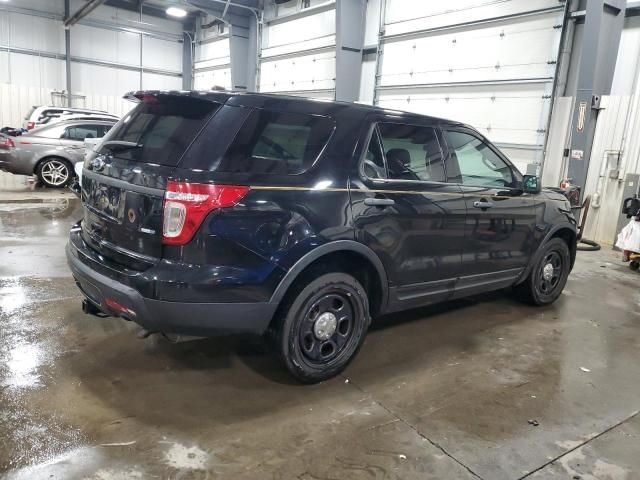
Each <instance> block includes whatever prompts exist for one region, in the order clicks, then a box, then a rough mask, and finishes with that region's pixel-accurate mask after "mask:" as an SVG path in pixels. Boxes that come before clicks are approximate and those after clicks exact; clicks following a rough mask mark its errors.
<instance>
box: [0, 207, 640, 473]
mask: <svg viewBox="0 0 640 480" xmlns="http://www.w3.org/2000/svg"><path fill="white" fill-rule="evenodd" d="M80 216H81V210H80V208H79V205H78V202H77V201H75V200H72V201H70V202H68V205H66V206H63V205H59V204H56V205H54V206H53V207H52V206H50V205H47V204H40V205H35V206H34V205H31V204H24V205H18V206H16V205H12V206H11V208H8V207H7V208H5V207H2V206H0V259H2V261H1V262H0V439H2V441H0V477H1V476H2V475H3V474H4V476H5V478H8V479H29V480H31V479H49V478H54V479H65V480H66V479H76V478H77V479H80V478H90V479H119V478H127V479H128V478H141V479H142V478H144V479H146V478H181V479H192V478H194V479H195V478H197V479H204V478H216V479H218V478H229V479H234V480H236V479H254V478H255V479H264V478H275V479H289V478H302V479H314V478H330V479H335V478H348V479H360V478H362V479H364V478H389V479H393V478H398V479H400V478H401V479H412V478H416V479H417V478H419V479H430V478H433V479H436V478H446V479H457V478H484V479H492V480H493V479H503V478H504V479H507V478H520V477H523V476H525V475H527V473H526V472H533V471H535V470H536V469H538V468H540V467H542V466H544V465H545V464H547V463H549V462H550V461H551V460H553V459H555V458H558V461H556V462H552V463H551V464H550V465H548V466H546V467H544V468H543V469H542V470H540V471H539V472H537V473H536V474H535V475H536V476H535V478H572V477H573V476H574V475H579V476H581V478H583V479H591V478H598V479H600V478H625V479H626V478H633V475H634V474H635V473H636V472H638V471H640V464H639V463H638V462H639V460H638V458H636V457H637V452H638V451H639V450H640V437H639V436H640V426H639V425H638V423H639V420H638V417H634V415H635V413H636V412H637V411H638V410H639V409H640V395H639V393H640V361H639V360H640V358H639V353H638V352H640V335H639V333H640V308H639V304H640V303H639V302H640V294H639V293H637V292H638V289H637V285H638V281H639V280H640V276H638V275H639V274H636V273H633V272H630V271H629V270H628V269H627V268H626V267H625V266H624V265H622V264H621V263H620V262H619V261H618V259H617V256H615V255H613V254H611V253H610V252H607V251H602V252H599V253H581V254H580V256H579V258H578V263H577V266H576V270H575V271H574V273H573V274H572V276H571V278H570V281H569V284H568V286H567V291H566V292H565V294H564V295H563V296H562V297H561V299H560V300H559V301H558V302H557V303H556V304H555V305H553V306H551V307H548V308H544V309H537V308H532V307H528V306H523V305H520V304H519V303H517V302H515V301H514V300H513V299H512V298H511V297H510V296H509V295H507V294H504V293H496V294H492V295H486V296H484V297H480V298H475V299H468V300H464V301H459V302H455V303H452V304H445V305H440V306H434V307H431V308H425V309H420V310H415V311H411V312H405V313H403V314H399V315H392V316H388V317H385V318H382V319H379V320H378V321H377V322H376V323H375V325H374V327H373V328H372V330H371V332H370V335H369V337H368V338H367V341H366V342H365V345H364V347H363V349H362V351H361V353H360V355H359V357H358V358H357V359H356V360H355V361H354V362H353V363H352V365H350V367H349V368H348V369H347V371H346V372H345V373H344V375H343V376H341V377H339V378H336V379H334V380H331V381H329V382H325V383H323V384H321V385H315V386H301V385H298V384H296V383H295V382H293V381H292V380H291V378H290V377H289V376H288V375H287V374H286V372H285V371H284V369H283V368H282V367H281V366H280V364H279V363H278V361H277V359H276V358H275V357H274V356H273V355H272V354H270V353H269V351H268V350H267V349H266V348H265V346H264V344H263V342H262V341H261V340H260V339H258V338H255V337H250V336H237V337H225V338H214V339H205V340H198V341H193V342H186V343H180V344H171V343H169V342H167V341H166V340H164V339H162V338H160V337H157V336H154V337H151V338H149V339H147V340H144V341H141V340H138V339H136V338H135V335H134V333H135V331H136V327H135V325H133V324H131V323H127V322H124V321H122V320H118V319H102V320H101V319H97V318H93V317H88V316H86V315H84V314H82V312H81V311H80V299H81V297H80V295H79V293H78V291H77V290H76V288H75V285H74V283H73V281H72V279H71V277H70V275H69V272H68V270H67V267H66V263H65V259H64V245H65V242H66V235H67V231H68V228H69V227H70V225H71V224H73V223H74V222H76V221H77V220H78V219H79V218H80ZM347 380H348V381H347ZM605 431H608V432H607V433H606V434H602V433H603V432H605ZM601 434H602V435H601ZM634 452H635V453H634ZM594 472H595V473H594ZM603 472H604V473H603ZM590 475H591V476H590Z"/></svg>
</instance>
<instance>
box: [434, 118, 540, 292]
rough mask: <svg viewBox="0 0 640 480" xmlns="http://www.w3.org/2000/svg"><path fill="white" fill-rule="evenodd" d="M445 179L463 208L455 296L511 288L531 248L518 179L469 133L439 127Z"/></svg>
mask: <svg viewBox="0 0 640 480" xmlns="http://www.w3.org/2000/svg"><path fill="white" fill-rule="evenodd" d="M443 136H444V140H445V143H446V145H447V158H446V166H447V181H448V182H449V183H451V184H454V185H458V186H459V187H460V188H461V189H462V192H463V194H464V200H465V203H466V208H467V216H466V226H465V239H464V249H463V254H462V267H461V268H462V274H461V278H460V281H459V282H458V285H457V287H456V290H457V295H460V294H462V295H464V294H472V293H476V292H480V291H486V290H492V289H497V288H502V287H504V286H508V285H511V284H512V283H513V282H514V281H515V279H516V278H517V277H518V275H519V274H520V273H521V272H522V270H523V269H524V268H525V267H526V265H527V263H528V261H529V258H530V257H531V255H532V253H533V249H534V238H535V209H534V197H533V196H531V195H530V194H527V193H524V192H523V190H522V176H521V175H520V173H519V172H518V171H517V170H516V169H515V168H514V167H513V166H512V165H511V163H510V162H509V161H508V160H507V159H506V158H505V157H504V156H503V155H502V154H500V153H499V152H498V150H497V149H495V147H493V146H492V145H491V144H490V143H489V142H487V141H486V140H485V139H484V138H482V137H481V136H480V135H479V134H477V133H476V132H474V131H473V130H471V129H467V128H461V127H455V128H443Z"/></svg>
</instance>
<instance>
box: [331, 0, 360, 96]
mask: <svg viewBox="0 0 640 480" xmlns="http://www.w3.org/2000/svg"><path fill="white" fill-rule="evenodd" d="M366 13H367V1H366V0H337V2H336V100H339V101H344V102H354V101H356V100H358V97H359V93H360V76H361V74H362V48H363V46H364V28H365V17H366Z"/></svg>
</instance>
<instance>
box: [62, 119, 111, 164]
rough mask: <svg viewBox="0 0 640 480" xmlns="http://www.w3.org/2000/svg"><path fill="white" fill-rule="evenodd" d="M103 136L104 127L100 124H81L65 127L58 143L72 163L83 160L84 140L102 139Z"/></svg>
mask: <svg viewBox="0 0 640 480" xmlns="http://www.w3.org/2000/svg"><path fill="white" fill-rule="evenodd" d="M104 135H105V127H104V125H100V124H93V123H83V124H74V125H69V126H67V127H65V129H64V132H63V133H62V135H61V137H60V143H61V144H62V146H63V147H64V149H65V150H66V152H67V154H68V155H69V156H70V157H71V159H72V160H73V161H74V162H79V161H81V160H82V159H83V157H84V153H85V148H84V140H85V138H102V137H103V136H104Z"/></svg>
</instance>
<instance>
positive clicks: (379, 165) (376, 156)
mask: <svg viewBox="0 0 640 480" xmlns="http://www.w3.org/2000/svg"><path fill="white" fill-rule="evenodd" d="M362 172H363V173H364V174H365V176H367V177H369V178H387V169H386V168H385V165H384V156H383V154H382V148H381V146H380V136H379V135H378V129H377V128H376V129H374V130H373V135H371V140H370V141H369V146H368V147H367V152H366V153H365V156H364V161H363V162H362Z"/></svg>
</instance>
